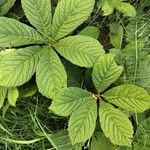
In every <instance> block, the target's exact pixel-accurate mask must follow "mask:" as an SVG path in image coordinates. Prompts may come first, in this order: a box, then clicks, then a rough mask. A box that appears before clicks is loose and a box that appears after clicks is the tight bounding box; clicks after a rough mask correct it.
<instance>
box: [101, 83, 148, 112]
mask: <svg viewBox="0 0 150 150" xmlns="http://www.w3.org/2000/svg"><path fill="white" fill-rule="evenodd" d="M103 96H104V98H105V99H106V100H107V101H109V102H110V103H112V104H114V105H117V106H119V107H120V108H123V109H125V110H127V111H133V112H143V111H145V110H146V109H148V108H149V107H150V95H149V94H148V93H147V91H145V90H144V89H143V88H141V87H138V86H135V85H132V84H123V85H120V86H117V87H114V88H112V89H110V90H109V91H107V92H105V93H104V95H103Z"/></svg>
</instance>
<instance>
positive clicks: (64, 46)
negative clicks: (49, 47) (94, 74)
mask: <svg viewBox="0 0 150 150" xmlns="http://www.w3.org/2000/svg"><path fill="white" fill-rule="evenodd" d="M72 41H73V40H72ZM72 41H71V42H72ZM71 42H70V43H71ZM81 43H82V41H81ZM78 44H80V43H78ZM84 44H85V43H84ZM60 46H61V47H63V48H64V49H66V45H64V44H61V45H60ZM54 47H55V48H57V45H54ZM69 50H70V47H69ZM73 51H74V50H73ZM74 52H75V53H76V52H84V55H85V54H86V55H88V56H89V57H91V54H90V53H89V51H86V49H85V50H84V49H83V51H74Z"/></svg>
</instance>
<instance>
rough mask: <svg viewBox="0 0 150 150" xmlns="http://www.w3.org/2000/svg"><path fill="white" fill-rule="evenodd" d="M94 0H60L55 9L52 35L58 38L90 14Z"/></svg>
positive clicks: (70, 30)
mask: <svg viewBox="0 0 150 150" xmlns="http://www.w3.org/2000/svg"><path fill="white" fill-rule="evenodd" d="M93 6H94V0H61V1H59V2H58V5H57V7H56V10H55V14H54V18H53V26H52V37H53V38H54V40H59V39H61V38H62V37H64V36H66V35H68V34H69V33H71V32H72V31H73V30H74V29H76V28H77V27H78V26H79V25H80V24H82V23H83V22H84V21H85V20H87V19H88V17H89V16H90V14H91V12H92V10H93Z"/></svg>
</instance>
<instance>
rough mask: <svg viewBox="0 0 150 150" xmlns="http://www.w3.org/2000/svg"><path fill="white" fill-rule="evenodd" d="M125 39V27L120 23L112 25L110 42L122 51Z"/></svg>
mask: <svg viewBox="0 0 150 150" xmlns="http://www.w3.org/2000/svg"><path fill="white" fill-rule="evenodd" d="M122 39H123V27H122V26H121V25H120V24H118V23H112V24H111V25H110V42H111V44H112V45H113V46H114V47H115V48H117V49H121V46H122Z"/></svg>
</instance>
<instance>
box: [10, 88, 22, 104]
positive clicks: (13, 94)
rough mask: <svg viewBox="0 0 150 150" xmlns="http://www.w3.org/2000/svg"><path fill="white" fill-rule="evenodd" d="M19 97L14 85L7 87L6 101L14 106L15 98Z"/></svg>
mask: <svg viewBox="0 0 150 150" xmlns="http://www.w3.org/2000/svg"><path fill="white" fill-rule="evenodd" d="M18 97H19V91H18V89H17V88H16V87H11V88H9V89H8V96H7V98H8V102H9V104H10V105H12V106H16V102H17V99H18Z"/></svg>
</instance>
